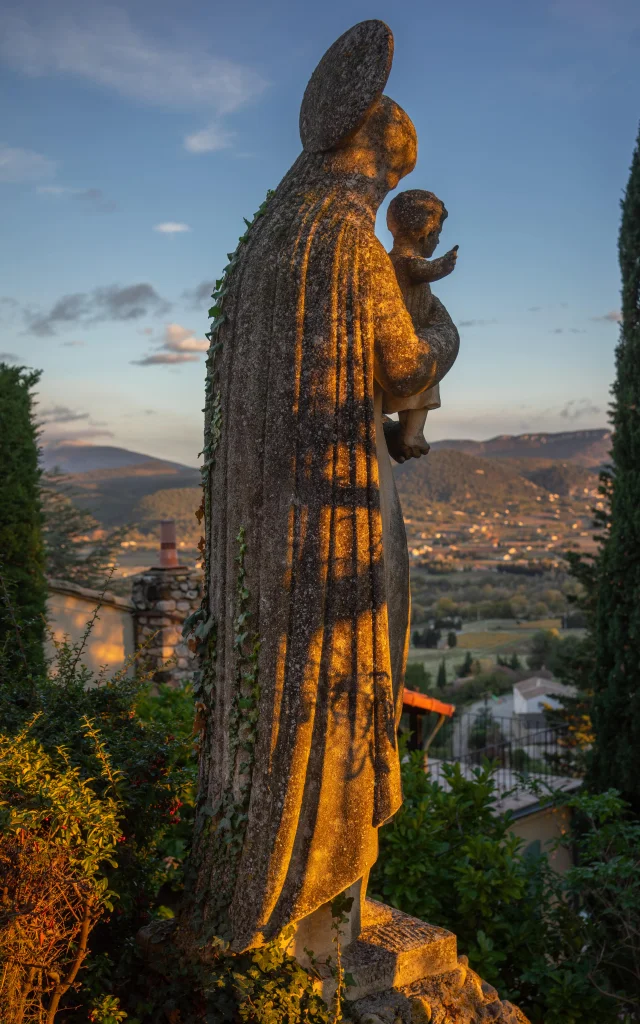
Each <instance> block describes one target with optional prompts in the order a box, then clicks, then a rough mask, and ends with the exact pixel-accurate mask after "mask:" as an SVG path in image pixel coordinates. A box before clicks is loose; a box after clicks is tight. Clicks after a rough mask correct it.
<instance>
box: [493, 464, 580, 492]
mask: <svg viewBox="0 0 640 1024" xmlns="http://www.w3.org/2000/svg"><path fill="white" fill-rule="evenodd" d="M505 461H506V460H505ZM540 462H541V464H538V460H537V459H518V460H517V461H516V460H515V459H514V460H513V461H512V460H511V459H510V460H509V465H512V466H513V467H514V468H517V469H518V470H519V471H520V473H521V474H522V476H525V477H526V478H527V480H531V482H532V483H534V484H537V485H538V487H543V488H544V489H545V491H550V492H551V494H560V495H563V496H564V495H569V494H570V495H581V494H592V495H594V494H595V493H596V492H597V489H598V485H599V480H598V474H597V472H596V471H595V470H596V468H597V467H593V468H590V469H587V468H586V467H585V466H583V465H580V464H577V463H575V462H542V460H540ZM501 465H503V463H501Z"/></svg>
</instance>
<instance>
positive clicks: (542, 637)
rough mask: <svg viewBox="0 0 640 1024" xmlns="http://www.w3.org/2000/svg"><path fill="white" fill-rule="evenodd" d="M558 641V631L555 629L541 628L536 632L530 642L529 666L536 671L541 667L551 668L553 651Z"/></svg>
mask: <svg viewBox="0 0 640 1024" xmlns="http://www.w3.org/2000/svg"><path fill="white" fill-rule="evenodd" d="M558 642H559V637H558V633H557V631H556V630H554V629H540V630H538V632H537V633H534V634H533V636H532V637H531V641H530V644H529V651H530V653H529V655H528V656H527V665H528V666H529V668H532V669H534V671H535V670H536V669H539V668H548V669H551V664H552V661H553V652H554V651H555V648H556V647H557V645H558Z"/></svg>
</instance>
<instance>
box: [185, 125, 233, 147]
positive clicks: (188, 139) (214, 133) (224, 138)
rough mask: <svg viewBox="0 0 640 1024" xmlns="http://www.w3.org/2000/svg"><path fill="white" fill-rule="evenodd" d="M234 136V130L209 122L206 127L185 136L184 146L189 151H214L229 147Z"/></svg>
mask: <svg viewBox="0 0 640 1024" xmlns="http://www.w3.org/2000/svg"><path fill="white" fill-rule="evenodd" d="M234 138H235V133H234V132H227V131H225V130H224V128H221V127H220V125H218V124H210V125H209V127H208V128H202V129H201V130H200V131H199V132H193V134H192V135H187V136H185V140H184V148H185V149H186V150H188V152H189V153H214V152H216V151H217V150H219V149H230V148H231V146H232V145H233V140H234Z"/></svg>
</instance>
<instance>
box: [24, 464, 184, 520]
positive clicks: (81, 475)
mask: <svg viewBox="0 0 640 1024" xmlns="http://www.w3.org/2000/svg"><path fill="white" fill-rule="evenodd" d="M42 463H43V466H44V468H45V469H54V468H58V469H60V470H61V471H62V472H63V473H64V476H63V477H62V478H61V486H63V487H64V488H65V490H67V492H68V493H70V494H71V495H72V496H73V500H74V502H75V503H76V504H77V505H79V506H80V507H81V508H88V509H89V510H90V511H91V512H93V514H94V515H95V517H96V519H98V520H99V522H101V523H102V524H103V525H104V526H108V527H111V526H123V525H125V524H134V523H136V512H135V509H136V506H137V505H138V503H139V502H140V501H141V500H142V499H143V498H145V497H146V496H147V495H150V494H154V493H155V492H157V491H163V492H164V493H166V492H167V491H169V490H172V489H173V488H178V489H181V488H189V489H190V488H194V487H199V486H200V470H199V469H192V468H191V467H190V466H183V465H182V464H181V463H180V462H165V461H163V460H162V459H154V458H152V457H151V456H150V455H142V454H141V453H140V452H130V451H127V449H126V448H111V447H102V446H99V445H57V446H55V447H54V446H51V447H47V448H45V449H44V451H43V456H42ZM170 517H171V513H168V514H167V518H170ZM158 518H159V519H160V518H163V516H162V514H161V513H159V514H158Z"/></svg>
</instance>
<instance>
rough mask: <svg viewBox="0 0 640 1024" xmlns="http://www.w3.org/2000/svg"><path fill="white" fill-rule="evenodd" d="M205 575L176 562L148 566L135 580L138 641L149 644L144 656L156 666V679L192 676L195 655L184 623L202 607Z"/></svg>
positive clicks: (177, 680) (177, 679)
mask: <svg viewBox="0 0 640 1024" xmlns="http://www.w3.org/2000/svg"><path fill="white" fill-rule="evenodd" d="M202 578H203V574H202V571H201V570H196V569H189V568H187V566H180V565H177V566H173V567H170V568H164V567H162V566H158V567H155V568H152V569H148V570H147V571H146V572H144V573H142V575H140V576H136V578H135V579H134V581H133V588H132V593H131V597H132V600H133V603H134V606H135V644H136V646H139V645H140V644H144V643H148V644H149V646H148V647H147V648H146V650H145V658H146V660H147V661H151V663H152V665H154V666H155V672H154V675H153V680H154V682H155V683H170V684H171V683H173V684H179V683H183V682H185V681H186V680H189V679H191V678H192V676H193V671H194V665H193V655H192V653H191V651H190V650H189V648H188V647H187V644H186V642H185V641H184V640H183V638H182V626H183V623H184V620H185V619H186V618H187V616H189V615H190V614H191V613H192V612H193V611H195V610H196V609H197V608H199V607H200V602H201V600H202ZM167 662H169V664H167Z"/></svg>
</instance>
